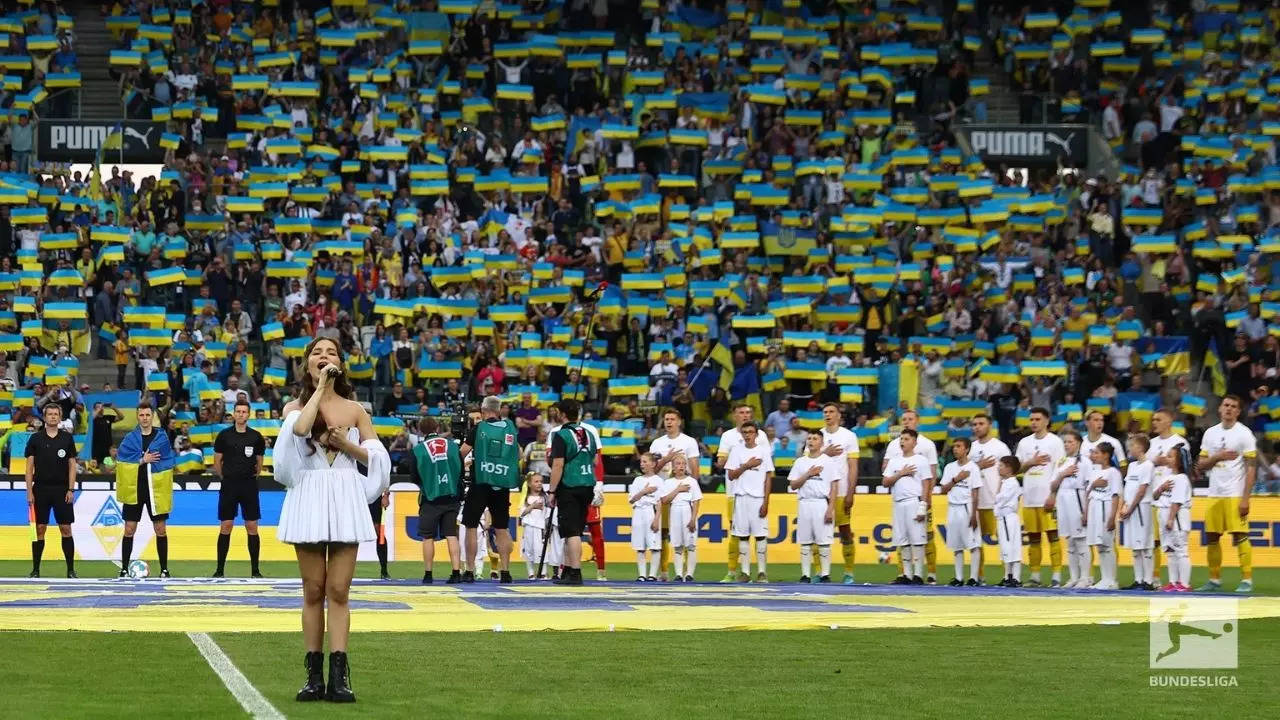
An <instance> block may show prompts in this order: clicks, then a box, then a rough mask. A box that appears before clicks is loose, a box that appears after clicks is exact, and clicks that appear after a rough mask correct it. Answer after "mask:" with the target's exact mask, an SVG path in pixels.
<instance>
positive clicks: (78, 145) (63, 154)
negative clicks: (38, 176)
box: [37, 120, 164, 164]
mask: <svg viewBox="0 0 1280 720" xmlns="http://www.w3.org/2000/svg"><path fill="white" fill-rule="evenodd" d="M116 125H117V123H112V122H102V121H92V120H43V121H41V122H40V125H39V127H38V128H37V142H38V151H37V152H38V153H39V154H38V157H39V158H40V160H41V161H42V162H93V161H94V160H95V159H96V158H97V157H98V148H100V147H102V143H103V141H105V140H106V139H107V135H108V134H110V133H111V130H112V129H113V128H115V126H116ZM119 125H120V126H121V134H122V143H121V144H122V147H123V157H121V150H120V149H112V150H107V151H105V152H104V153H103V156H102V161H103V162H104V163H107V164H111V163H121V162H124V163H159V162H163V161H164V148H162V147H160V133H161V132H163V126H162V123H157V122H150V121H147V120H130V121H127V122H124V123H119Z"/></svg>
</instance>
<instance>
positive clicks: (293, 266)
mask: <svg viewBox="0 0 1280 720" xmlns="http://www.w3.org/2000/svg"><path fill="white" fill-rule="evenodd" d="M306 276H307V263H304V262H297V261H285V260H270V261H268V262H267V277H282V278H291V277H296V278H305V277H306Z"/></svg>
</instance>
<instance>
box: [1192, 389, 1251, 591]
mask: <svg viewBox="0 0 1280 720" xmlns="http://www.w3.org/2000/svg"><path fill="white" fill-rule="evenodd" d="M1241 407H1242V404H1241V402H1240V398H1238V397H1236V396H1235V395H1227V396H1226V397H1223V398H1222V400H1221V402H1219V403H1218V418H1219V419H1220V420H1222V422H1220V423H1218V424H1217V425H1214V426H1213V427H1211V428H1209V429H1208V430H1205V431H1204V437H1203V438H1201V440H1200V461H1199V462H1198V463H1197V464H1196V467H1197V468H1198V469H1199V470H1200V472H1204V473H1208V474H1209V497H1208V507H1207V508H1206V509H1205V513H1204V533H1205V545H1207V546H1208V560H1209V582H1207V583H1205V584H1204V585H1203V586H1201V587H1200V589H1201V590H1211V591H1213V590H1220V589H1221V588H1222V545H1221V544H1220V541H1221V539H1222V536H1223V535H1224V534H1230V535H1231V544H1233V545H1235V546H1236V552H1237V553H1238V554H1239V557H1240V584H1239V585H1237V586H1236V592H1242V593H1246V592H1252V591H1253V545H1251V544H1250V543H1249V521H1248V518H1249V496H1250V495H1251V494H1252V493H1253V483H1254V480H1255V479H1256V478H1257V473H1258V440H1257V438H1255V437H1254V436H1253V431H1252V430H1250V429H1249V428H1247V427H1245V425H1244V424H1243V423H1241V422H1239V420H1240V410H1241Z"/></svg>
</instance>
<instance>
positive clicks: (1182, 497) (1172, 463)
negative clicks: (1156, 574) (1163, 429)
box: [1152, 422, 1191, 592]
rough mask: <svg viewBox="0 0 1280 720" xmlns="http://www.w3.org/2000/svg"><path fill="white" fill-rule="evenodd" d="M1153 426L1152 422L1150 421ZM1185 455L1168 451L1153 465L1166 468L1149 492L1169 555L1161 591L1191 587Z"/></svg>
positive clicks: (1189, 491)
mask: <svg viewBox="0 0 1280 720" xmlns="http://www.w3.org/2000/svg"><path fill="white" fill-rule="evenodd" d="M1152 425H1153V427H1154V425H1155V423H1154V422H1153V423H1152ZM1188 457H1189V455H1184V454H1183V453H1182V452H1180V451H1177V450H1175V451H1172V452H1170V453H1169V462H1168V464H1166V465H1163V466H1159V465H1157V466H1156V477H1157V478H1161V475H1160V469H1161V467H1163V468H1164V469H1165V470H1168V472H1167V473H1166V474H1165V475H1164V476H1163V478H1162V479H1157V480H1155V481H1154V482H1155V483H1156V489H1155V492H1154V493H1153V497H1154V498H1155V502H1154V505H1155V507H1156V510H1158V511H1159V522H1160V526H1161V528H1162V529H1161V531H1160V539H1161V542H1162V543H1163V544H1164V549H1165V552H1166V553H1168V558H1169V582H1168V583H1167V584H1165V586H1164V587H1162V588H1160V589H1161V590H1163V591H1164V592H1190V591H1191V553H1189V552H1188V551H1187V533H1188V531H1189V530H1190V529H1191V480H1190V478H1188V477H1187V473H1186V462H1187V458H1188Z"/></svg>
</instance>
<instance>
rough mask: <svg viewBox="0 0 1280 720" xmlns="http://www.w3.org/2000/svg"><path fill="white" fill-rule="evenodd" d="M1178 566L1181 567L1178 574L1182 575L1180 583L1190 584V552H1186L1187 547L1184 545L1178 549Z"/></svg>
mask: <svg viewBox="0 0 1280 720" xmlns="http://www.w3.org/2000/svg"><path fill="white" fill-rule="evenodd" d="M1178 567H1179V568H1181V570H1179V572H1178V575H1179V576H1181V577H1182V584H1183V585H1187V586H1190V585H1191V553H1189V552H1187V549H1186V548H1185V547H1184V548H1182V549H1181V550H1179V551H1178Z"/></svg>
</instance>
